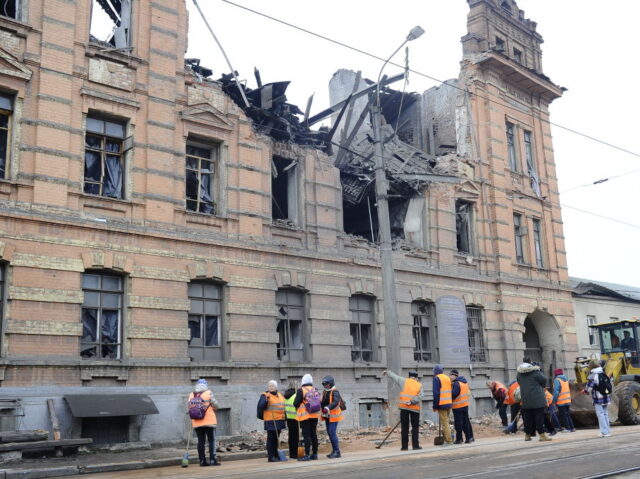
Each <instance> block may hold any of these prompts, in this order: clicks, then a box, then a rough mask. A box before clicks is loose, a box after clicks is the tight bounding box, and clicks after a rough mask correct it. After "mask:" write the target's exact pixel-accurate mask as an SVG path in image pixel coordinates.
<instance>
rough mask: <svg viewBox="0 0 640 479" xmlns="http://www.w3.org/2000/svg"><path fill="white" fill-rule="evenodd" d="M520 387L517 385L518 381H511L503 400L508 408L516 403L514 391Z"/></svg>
mask: <svg viewBox="0 0 640 479" xmlns="http://www.w3.org/2000/svg"><path fill="white" fill-rule="evenodd" d="M519 387H520V385H519V384H518V381H513V382H512V383H511V384H510V385H509V390H508V391H507V399H505V401H504V403H505V404H507V405H509V406H513V405H514V404H515V403H516V397H515V394H516V389H518V388H519Z"/></svg>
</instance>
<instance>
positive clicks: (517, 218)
mask: <svg viewBox="0 0 640 479" xmlns="http://www.w3.org/2000/svg"><path fill="white" fill-rule="evenodd" d="M526 230H527V228H526V227H525V226H524V224H523V222H522V215H521V214H518V213H514V214H513V232H514V235H515V242H516V263H519V264H524V244H525V243H524V236H525V234H526V232H527V231H526Z"/></svg>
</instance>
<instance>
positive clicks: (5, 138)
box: [0, 94, 13, 179]
mask: <svg viewBox="0 0 640 479" xmlns="http://www.w3.org/2000/svg"><path fill="white" fill-rule="evenodd" d="M12 112H13V98H11V97H10V96H8V95H3V94H0V179H2V178H6V176H7V166H8V160H9V149H10V146H9V145H10V141H9V139H10V138H11V128H10V126H11V114H12Z"/></svg>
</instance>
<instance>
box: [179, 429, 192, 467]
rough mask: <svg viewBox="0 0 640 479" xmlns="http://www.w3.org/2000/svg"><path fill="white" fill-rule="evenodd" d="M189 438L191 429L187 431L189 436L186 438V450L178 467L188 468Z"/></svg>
mask: <svg viewBox="0 0 640 479" xmlns="http://www.w3.org/2000/svg"><path fill="white" fill-rule="evenodd" d="M191 436H193V429H190V430H189V435H188V436H187V448H186V449H185V451H184V454H183V455H182V462H181V463H180V467H189V443H190V442H191Z"/></svg>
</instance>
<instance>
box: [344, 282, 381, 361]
mask: <svg viewBox="0 0 640 479" xmlns="http://www.w3.org/2000/svg"><path fill="white" fill-rule="evenodd" d="M354 300H355V302H356V303H357V305H356V309H353V308H352V303H353V301H354ZM360 301H363V302H365V303H367V304H368V305H369V306H370V309H361V308H360ZM375 309H376V304H375V297H373V296H370V295H367V294H354V295H351V296H350V297H349V334H350V335H351V338H352V340H353V344H352V346H351V362H354V363H371V362H374V361H375V357H376V356H375V354H374V353H375V341H374V332H375V326H374V325H375ZM364 313H369V316H370V318H371V321H370V322H363V321H361V319H360V318H361V316H363V315H364ZM354 316H357V321H354ZM353 326H355V327H356V328H355V329H356V330H357V341H356V338H355V337H354V335H353V328H352V327H353ZM364 327H366V328H368V330H369V340H370V344H371V347H370V349H365V348H364V347H363V342H362V337H363V334H362V331H363V328H364ZM356 343H357V344H356ZM364 353H369V356H368V357H369V359H365V356H364Z"/></svg>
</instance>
